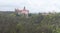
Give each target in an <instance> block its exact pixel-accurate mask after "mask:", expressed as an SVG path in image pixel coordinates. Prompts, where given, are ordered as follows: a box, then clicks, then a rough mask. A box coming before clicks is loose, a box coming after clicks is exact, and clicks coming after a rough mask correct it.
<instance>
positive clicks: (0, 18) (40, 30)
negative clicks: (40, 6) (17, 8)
mask: <svg viewBox="0 0 60 33" xmlns="http://www.w3.org/2000/svg"><path fill="white" fill-rule="evenodd" d="M0 33H60V13H56V14H49V15H42V14H31V15H30V16H29V18H25V17H21V16H16V15H15V14H14V13H10V14H9V13H7V14H6V15H5V14H4V13H2V14H0Z"/></svg>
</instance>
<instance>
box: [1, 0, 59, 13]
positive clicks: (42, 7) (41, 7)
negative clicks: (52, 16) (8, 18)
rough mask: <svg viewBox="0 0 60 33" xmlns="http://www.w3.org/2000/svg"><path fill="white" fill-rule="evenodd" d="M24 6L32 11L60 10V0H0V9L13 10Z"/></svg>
mask: <svg viewBox="0 0 60 33" xmlns="http://www.w3.org/2000/svg"><path fill="white" fill-rule="evenodd" d="M1 3H2V4H1ZM24 6H26V8H27V9H29V10H30V12H52V10H55V11H56V12H59V11H60V0H0V10H13V9H14V8H23V7H24Z"/></svg>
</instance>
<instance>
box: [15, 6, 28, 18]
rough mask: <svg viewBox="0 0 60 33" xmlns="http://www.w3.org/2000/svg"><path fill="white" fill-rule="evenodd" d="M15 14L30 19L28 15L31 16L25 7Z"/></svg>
mask: <svg viewBox="0 0 60 33" xmlns="http://www.w3.org/2000/svg"><path fill="white" fill-rule="evenodd" d="M15 13H16V14H18V15H24V16H27V17H28V14H29V10H27V9H26V8H25V7H24V8H23V9H22V10H20V9H15Z"/></svg>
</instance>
